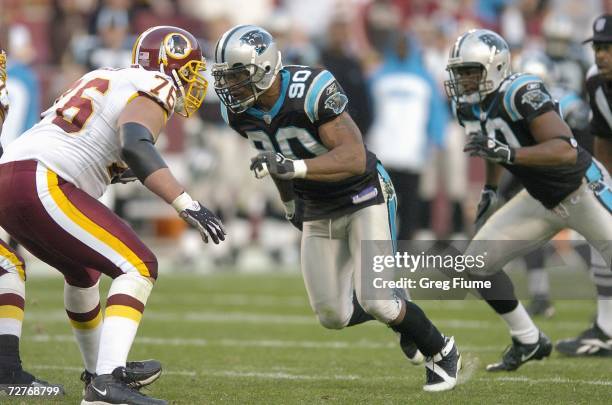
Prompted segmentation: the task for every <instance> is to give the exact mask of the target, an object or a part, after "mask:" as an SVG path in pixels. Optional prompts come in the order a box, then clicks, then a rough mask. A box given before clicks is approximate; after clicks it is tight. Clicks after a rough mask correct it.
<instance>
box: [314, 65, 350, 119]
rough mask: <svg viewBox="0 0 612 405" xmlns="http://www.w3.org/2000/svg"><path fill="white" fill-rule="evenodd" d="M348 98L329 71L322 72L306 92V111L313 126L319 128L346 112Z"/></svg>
mask: <svg viewBox="0 0 612 405" xmlns="http://www.w3.org/2000/svg"><path fill="white" fill-rule="evenodd" d="M347 104H348V97H347V96H346V93H345V92H344V90H343V89H342V87H341V86H340V84H339V83H338V81H337V80H336V78H335V77H334V76H333V75H332V74H331V73H330V72H329V71H327V70H322V71H321V72H319V74H317V76H315V78H314V79H312V82H311V83H310V87H309V88H308V91H307V92H306V100H305V101H304V111H305V112H306V115H307V116H308V119H309V120H310V122H312V123H313V124H315V125H317V126H319V125H323V124H325V123H326V122H328V121H331V120H332V119H334V118H336V117H337V116H338V115H340V114H342V113H343V112H344V111H345V110H346V105H347Z"/></svg>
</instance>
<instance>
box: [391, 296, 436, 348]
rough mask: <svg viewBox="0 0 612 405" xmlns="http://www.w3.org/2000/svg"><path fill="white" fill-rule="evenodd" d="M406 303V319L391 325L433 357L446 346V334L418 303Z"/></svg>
mask: <svg viewBox="0 0 612 405" xmlns="http://www.w3.org/2000/svg"><path fill="white" fill-rule="evenodd" d="M404 304H405V305H406V314H405V315H404V319H402V321H401V322H400V323H399V324H397V325H390V326H391V329H393V330H394V331H396V332H399V333H400V334H402V335H406V336H408V337H409V338H410V339H411V340H412V341H413V342H414V343H415V344H416V345H417V347H418V348H419V350H420V351H421V353H423V355H424V356H427V357H431V356H433V355H435V354H438V353H440V351H441V350H442V348H443V347H444V336H443V335H442V334H441V333H440V331H438V329H437V328H436V327H435V326H434V324H433V323H431V321H430V320H429V318H427V315H425V313H424V312H423V310H422V309H421V308H419V306H418V305H416V304H414V303H412V302H410V301H404Z"/></svg>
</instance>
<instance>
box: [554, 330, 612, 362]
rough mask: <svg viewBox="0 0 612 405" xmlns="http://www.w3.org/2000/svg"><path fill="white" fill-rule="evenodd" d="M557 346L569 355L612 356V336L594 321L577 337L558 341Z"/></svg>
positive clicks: (560, 350) (561, 351)
mask: <svg viewBox="0 0 612 405" xmlns="http://www.w3.org/2000/svg"><path fill="white" fill-rule="evenodd" d="M555 348H556V349H557V351H558V352H559V353H563V354H565V355H567V356H599V357H612V336H608V335H606V334H605V333H604V331H602V330H601V329H600V328H599V326H597V323H594V324H593V326H592V327H590V328H589V329H587V330H585V331H584V332H582V333H581V334H580V335H578V336H577V337H575V338H573V339H563V340H560V341H558V342H557V344H556V345H555Z"/></svg>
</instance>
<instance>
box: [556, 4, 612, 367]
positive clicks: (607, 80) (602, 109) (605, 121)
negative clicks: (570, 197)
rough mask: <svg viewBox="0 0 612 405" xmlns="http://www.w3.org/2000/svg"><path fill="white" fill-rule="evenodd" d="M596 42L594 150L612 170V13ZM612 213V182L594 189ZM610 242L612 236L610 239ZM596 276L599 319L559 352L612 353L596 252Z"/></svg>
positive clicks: (605, 285)
mask: <svg viewBox="0 0 612 405" xmlns="http://www.w3.org/2000/svg"><path fill="white" fill-rule="evenodd" d="M588 42H592V43H593V44H592V45H593V51H594V52H595V65H593V66H592V67H591V68H590V69H589V72H588V74H587V79H586V89H587V93H588V96H589V103H590V104H591V110H592V112H593V115H592V118H591V122H590V132H591V134H592V135H593V136H594V141H593V152H594V156H595V158H596V159H597V160H598V161H600V162H601V164H602V165H603V167H605V168H606V169H607V170H608V172H610V171H611V170H612V108H611V107H612V15H610V14H605V15H602V16H600V17H599V18H597V19H596V20H595V22H594V23H593V36H592V37H591V38H589V39H587V40H586V41H585V43H588ZM593 192H594V193H595V194H596V195H597V196H598V198H599V199H600V200H601V201H604V202H606V203H607V204H608V210H609V211H610V212H612V190H610V185H609V184H608V185H603V187H595V188H593ZM600 226H602V227H604V226H606V225H605V224H601V225H600ZM607 239H608V241H610V237H608V238H607ZM591 260H592V267H591V270H592V277H593V281H594V282H595V286H596V288H597V318H596V320H595V322H594V323H593V325H592V326H591V327H590V328H588V329H587V330H585V331H584V332H582V333H581V334H580V335H578V336H577V337H575V338H573V339H565V340H561V341H559V342H557V345H556V348H557V350H558V351H559V352H561V353H563V354H567V355H571V356H580V355H582V356H591V355H595V356H612V268H611V267H610V263H609V262H608V263H606V262H605V261H604V260H603V258H602V257H601V256H600V255H598V254H597V253H595V252H592V253H591Z"/></svg>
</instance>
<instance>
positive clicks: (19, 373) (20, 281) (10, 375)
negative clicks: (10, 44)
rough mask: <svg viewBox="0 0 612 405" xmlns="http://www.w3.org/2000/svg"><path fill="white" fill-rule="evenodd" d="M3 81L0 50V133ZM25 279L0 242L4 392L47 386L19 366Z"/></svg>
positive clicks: (0, 387)
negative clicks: (13, 389)
mask: <svg viewBox="0 0 612 405" xmlns="http://www.w3.org/2000/svg"><path fill="white" fill-rule="evenodd" d="M6 79H7V75H6V53H5V52H4V51H3V50H2V48H1V47H0V133H1V132H2V125H3V124H4V120H5V118H6V115H7V114H8V110H9V99H8V92H7V90H6ZM0 155H2V146H1V145H0ZM25 279H26V271H25V263H24V261H23V259H22V258H21V257H20V256H19V255H18V254H17V252H16V251H15V250H13V249H11V248H10V247H9V246H8V245H7V244H6V243H4V241H2V240H0V391H8V389H9V388H8V387H10V386H13V387H14V386H30V387H46V386H49V387H50V386H51V385H50V384H49V383H47V382H46V381H42V380H39V379H38V378H36V377H34V376H33V375H32V374H30V373H28V372H27V371H25V370H23V368H22V366H21V359H20V357H19V340H20V338H21V329H22V322H23V316H24V306H25Z"/></svg>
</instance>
